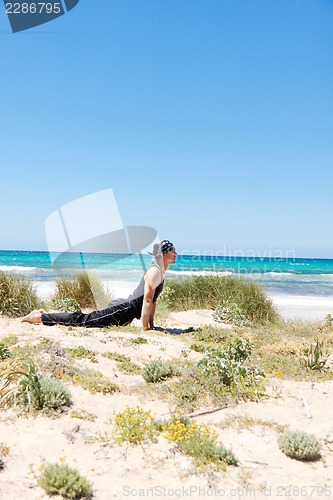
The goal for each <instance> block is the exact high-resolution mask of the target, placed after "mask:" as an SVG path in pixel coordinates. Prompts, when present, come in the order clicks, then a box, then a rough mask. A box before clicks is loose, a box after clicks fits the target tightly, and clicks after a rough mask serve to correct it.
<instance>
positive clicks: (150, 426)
mask: <svg viewBox="0 0 333 500" xmlns="http://www.w3.org/2000/svg"><path fill="white" fill-rule="evenodd" d="M113 435H114V438H115V441H116V443H124V442H129V443H131V444H139V443H142V442H143V441H153V442H155V441H156V427H155V425H154V418H153V416H152V415H151V413H150V411H145V410H143V409H142V408H139V407H137V408H131V407H130V406H126V408H125V410H124V411H123V412H119V413H117V414H116V415H115V417H114V430H113Z"/></svg>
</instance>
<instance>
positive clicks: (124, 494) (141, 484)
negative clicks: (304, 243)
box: [0, 311, 333, 500]
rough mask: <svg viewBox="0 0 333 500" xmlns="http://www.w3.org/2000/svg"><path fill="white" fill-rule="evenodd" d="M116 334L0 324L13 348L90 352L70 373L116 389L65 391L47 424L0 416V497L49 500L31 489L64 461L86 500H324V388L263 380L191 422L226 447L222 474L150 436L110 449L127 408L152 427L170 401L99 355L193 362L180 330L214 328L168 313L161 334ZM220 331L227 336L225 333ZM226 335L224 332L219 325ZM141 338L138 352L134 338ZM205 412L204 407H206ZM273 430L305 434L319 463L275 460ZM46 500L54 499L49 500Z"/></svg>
mask: <svg viewBox="0 0 333 500" xmlns="http://www.w3.org/2000/svg"><path fill="white" fill-rule="evenodd" d="M135 325H136V328H137V330H135V329H134V330H133V329H131V330H129V329H128V328H121V327H120V328H119V329H117V330H112V331H109V332H108V331H103V330H99V329H91V330H89V331H85V329H83V328H78V329H67V328H66V327H60V326H55V327H47V326H43V325H30V324H23V323H21V322H20V320H19V319H10V318H6V317H4V316H2V317H0V331H1V337H2V338H4V337H7V336H13V335H15V336H17V338H18V343H19V344H20V345H21V346H22V345H26V346H30V347H31V346H33V345H36V344H38V343H40V342H41V341H43V342H44V343H45V342H46V341H47V342H49V343H50V342H56V343H57V345H58V346H59V347H58V349H60V347H62V348H74V347H79V346H83V347H85V348H86V349H90V350H91V351H93V352H94V353H95V354H96V362H94V363H93V362H92V361H90V360H89V359H81V360H75V363H77V364H78V365H79V366H80V367H88V368H89V369H93V370H98V371H99V372H101V373H102V374H103V375H105V376H106V377H107V378H108V379H109V380H110V381H112V382H114V383H116V384H117V385H118V386H119V388H120V390H119V391H118V392H115V393H114V394H112V395H110V394H106V395H103V394H91V393H90V392H89V391H87V390H84V389H83V388H82V387H80V386H77V385H74V384H72V383H67V385H68V387H69V388H70V391H71V394H72V405H71V407H70V408H69V409H68V410H67V411H65V412H64V413H62V414H60V415H59V416H57V417H54V416H53V417H52V416H51V417H50V416H47V415H43V414H41V413H39V414H38V413H37V414H35V415H29V414H27V413H20V414H18V413H17V411H16V410H13V409H9V410H6V411H5V410H2V411H1V413H0V419H1V425H0V443H1V445H2V446H7V447H8V448H9V452H8V454H7V456H6V457H5V458H4V462H5V464H4V468H3V470H1V471H0V498H1V499H4V500H22V499H23V498H24V499H26V500H30V499H31V500H37V499H46V498H49V497H48V496H47V495H46V494H45V492H44V491H43V490H42V489H41V488H39V487H38V486H37V479H36V478H37V477H38V474H40V468H41V467H43V464H45V463H66V464H68V465H69V466H70V467H73V468H76V469H77V470H79V471H80V473H81V474H82V475H83V476H85V477H86V478H88V479H89V480H90V481H91V482H92V483H93V494H94V496H93V498H95V499H96V500H109V499H112V498H117V499H124V498H137V497H139V498H165V499H183V498H193V499H196V500H197V499H199V498H207V497H213V498H237V499H240V498H247V497H248V496H250V495H251V498H264V497H268V498H281V497H289V498H298V497H299V495H302V498H306V499H314V498H316V499H318V498H323V497H326V498H330V497H331V496H333V480H332V477H333V476H332V470H333V424H332V422H333V381H332V380H325V381H320V380H318V381H317V382H313V381H311V380H286V379H281V378H279V377H268V379H267V380H266V382H265V383H266V389H267V397H264V398H261V399H260V400H258V401H243V402H242V401H239V402H238V403H237V404H230V405H228V406H226V407H225V408H222V409H220V410H219V411H212V412H210V410H211V409H212V408H211V407H209V406H207V407H205V408H202V410H206V411H207V413H204V412H203V414H200V412H198V415H197V416H195V418H194V420H195V421H196V422H197V423H198V424H207V425H208V426H209V427H210V428H212V429H214V430H215V431H216V432H217V434H218V438H219V440H220V441H221V442H222V443H223V444H224V445H225V446H226V447H228V448H231V449H232V451H233V452H234V454H235V455H236V456H237V458H238V461H239V463H238V466H237V467H235V466H228V467H227V469H226V470H225V471H223V470H219V471H216V470H214V468H209V467H208V468H205V467H204V468H200V467H196V466H195V465H194V464H193V460H192V458H191V457H189V456H186V455H184V454H182V453H180V451H179V450H178V449H177V447H175V445H174V444H173V443H171V442H169V441H168V440H167V439H166V438H165V437H163V435H159V437H158V440H157V442H155V443H153V442H144V443H142V444H141V445H140V444H139V445H133V444H128V443H127V444H126V443H125V444H116V443H114V441H113V440H112V439H108V438H107V436H108V435H109V434H110V432H111V431H112V428H113V423H112V422H111V423H110V419H113V418H114V415H115V413H118V412H120V411H123V410H124V409H125V408H126V406H127V405H129V406H130V407H133V408H136V407H140V408H143V409H144V410H146V411H151V413H152V414H153V416H154V417H155V418H158V419H167V418H170V417H171V416H172V414H173V413H172V411H173V410H172V406H171V405H170V402H168V400H167V399H166V398H164V397H162V396H158V393H157V392H156V391H155V390H154V388H153V387H152V384H150V387H149V384H148V386H147V384H146V383H145V382H144V380H143V378H142V376H141V375H139V374H137V375H131V374H125V373H123V372H122V371H121V370H120V369H119V367H118V365H117V363H116V362H115V361H113V360H111V359H107V358H105V357H103V353H106V352H108V351H112V352H117V353H119V354H121V355H124V356H128V357H130V359H131V360H132V361H133V362H135V363H137V364H139V365H140V366H144V364H145V363H147V362H148V361H149V360H151V359H158V358H162V359H165V360H166V359H172V358H183V359H184V356H185V358H186V359H188V360H198V359H200V357H201V356H202V354H200V353H198V352H195V351H193V350H192V349H190V344H191V341H190V339H189V337H188V335H187V334H186V333H184V332H185V331H186V329H188V328H189V327H193V326H195V327H199V326H200V325H201V326H203V325H211V326H215V327H216V326H218V327H221V326H222V327H223V325H221V323H218V324H217V323H216V322H214V320H213V319H212V316H211V311H186V312H179V313H171V314H170V315H168V316H167V317H164V319H160V321H159V325H160V326H163V327H164V328H168V329H169V330H168V331H166V332H158V331H156V332H142V331H140V324H139V322H136V323H135ZM226 328H228V327H227V326H226ZM229 328H230V327H229ZM138 337H140V338H141V339H142V338H143V339H144V341H145V343H144V341H142V342H141V343H140V344H138V343H135V339H137V338H138ZM74 410H75V411H76V412H77V413H80V412H81V413H82V412H86V413H87V414H90V415H91V414H93V415H94V421H89V420H87V419H85V418H83V417H82V418H73V416H71V415H72V412H73V411H74ZM213 410H214V408H213ZM281 429H288V430H295V429H297V430H302V431H304V432H307V433H314V434H315V435H316V437H317V438H318V439H320V441H321V443H322V459H320V460H318V461H315V462H300V461H297V460H293V459H291V458H289V457H287V456H286V455H284V454H283V453H282V452H281V450H280V449H279V447H278V445H277V436H278V433H279V432H280V431H281ZM54 498H60V497H57V496H55V497H54Z"/></svg>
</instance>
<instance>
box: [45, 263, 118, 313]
mask: <svg viewBox="0 0 333 500" xmlns="http://www.w3.org/2000/svg"><path fill="white" fill-rule="evenodd" d="M56 283H57V288H58V291H57V293H56V295H55V297H54V299H56V300H58V299H68V298H71V299H74V300H75V301H76V302H77V303H78V304H79V305H80V307H90V308H93V309H95V308H96V307H97V308H99V309H103V308H104V307H106V306H107V305H108V303H109V302H110V299H111V297H110V295H109V294H108V293H107V292H106V291H105V290H104V287H103V284H102V282H101V281H100V280H99V279H98V278H97V277H96V276H95V275H94V274H93V273H90V274H88V273H87V272H86V271H84V272H82V273H79V274H78V275H77V276H76V277H75V278H74V279H70V278H59V279H57V281H56Z"/></svg>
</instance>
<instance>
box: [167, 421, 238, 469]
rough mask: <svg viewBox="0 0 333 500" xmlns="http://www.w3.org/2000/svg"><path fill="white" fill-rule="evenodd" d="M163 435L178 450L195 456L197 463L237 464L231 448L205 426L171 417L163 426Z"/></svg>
mask: <svg viewBox="0 0 333 500" xmlns="http://www.w3.org/2000/svg"><path fill="white" fill-rule="evenodd" d="M163 430H164V436H165V437H166V438H167V439H168V440H169V441H173V442H174V443H176V444H177V446H178V448H179V449H180V451H182V452H183V453H185V454H186V455H190V456H192V457H194V458H195V460H196V462H197V463H198V465H205V464H209V463H215V464H221V463H222V464H223V463H224V464H228V465H237V459H236V457H235V456H234V454H233V453H232V451H231V450H227V449H226V448H225V447H224V446H223V445H222V444H221V443H218V442H217V433H216V431H212V430H211V429H209V427H207V425H198V424H197V423H195V422H193V423H191V422H189V421H188V420H187V419H185V420H184V419H180V418H173V419H171V420H169V422H167V423H166V425H164V426H163Z"/></svg>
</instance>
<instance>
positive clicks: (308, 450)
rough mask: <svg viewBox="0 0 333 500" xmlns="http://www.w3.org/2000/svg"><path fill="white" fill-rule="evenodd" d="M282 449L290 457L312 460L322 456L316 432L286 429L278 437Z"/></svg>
mask: <svg viewBox="0 0 333 500" xmlns="http://www.w3.org/2000/svg"><path fill="white" fill-rule="evenodd" d="M278 445H279V447H280V450H281V451H282V452H283V453H284V454H285V455H287V456H288V457H290V458H295V459H296V460H303V461H310V460H317V459H318V458H319V457H320V448H321V446H320V443H319V441H318V439H317V438H316V436H315V435H314V434H307V433H305V432H302V431H286V432H283V433H282V434H280V436H279V437H278Z"/></svg>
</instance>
